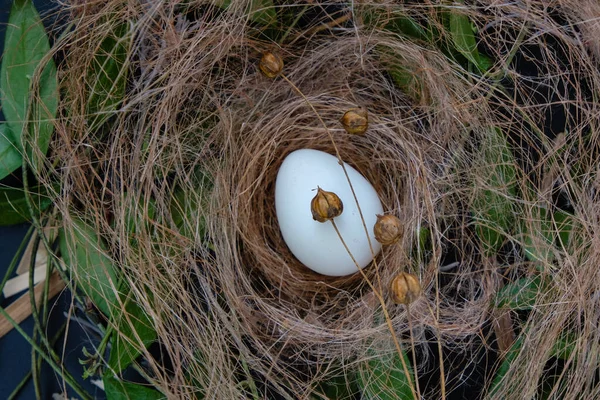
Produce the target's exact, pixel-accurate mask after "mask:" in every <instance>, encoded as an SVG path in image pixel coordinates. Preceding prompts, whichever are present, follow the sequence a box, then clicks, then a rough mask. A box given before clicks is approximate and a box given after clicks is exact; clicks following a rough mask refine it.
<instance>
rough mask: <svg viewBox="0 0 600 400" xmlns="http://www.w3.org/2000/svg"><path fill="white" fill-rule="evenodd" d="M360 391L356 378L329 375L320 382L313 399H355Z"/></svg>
mask: <svg viewBox="0 0 600 400" xmlns="http://www.w3.org/2000/svg"><path fill="white" fill-rule="evenodd" d="M358 392H359V388H358V386H357V382H356V379H352V377H351V376H347V375H344V374H339V375H335V376H331V377H328V378H327V379H324V380H323V381H321V382H320V383H319V385H318V386H317V388H316V389H315V390H314V393H315V395H313V397H312V398H313V399H323V398H326V399H332V400H333V399H335V400H345V399H353V398H355V397H356V394H357V393H358Z"/></svg>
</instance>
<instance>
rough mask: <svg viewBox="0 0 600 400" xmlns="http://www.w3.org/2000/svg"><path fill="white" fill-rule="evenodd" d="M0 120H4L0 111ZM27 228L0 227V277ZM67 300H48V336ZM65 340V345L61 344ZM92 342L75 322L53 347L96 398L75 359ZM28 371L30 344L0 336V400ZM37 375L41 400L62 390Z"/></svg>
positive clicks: (6, 0)
mask: <svg viewBox="0 0 600 400" xmlns="http://www.w3.org/2000/svg"><path fill="white" fill-rule="evenodd" d="M34 4H35V6H36V8H37V9H38V12H40V14H41V16H42V19H43V20H44V24H45V25H46V28H47V29H48V28H50V29H52V30H55V29H57V27H58V25H59V23H58V22H57V20H58V19H57V18H56V15H55V14H53V13H52V10H53V8H54V7H55V3H54V2H53V1H48V0H45V1H36V0H34ZM11 5H12V0H0V54H2V51H3V48H4V31H5V29H6V23H7V22H8V17H9V13H10V8H11ZM0 120H3V116H2V114H1V112H0ZM13 181H14V179H13ZM12 183H13V182H11V178H10V177H7V178H6V179H4V180H3V181H2V182H0V184H12ZM28 228H29V225H28V224H19V225H14V226H9V227H4V226H0V279H1V278H2V277H4V274H5V273H6V270H7V268H8V266H9V264H10V262H11V260H12V258H13V256H14V255H15V253H16V251H17V249H18V247H19V245H20V244H21V241H22V240H23V238H24V236H25V234H26V232H27V230H28ZM19 297H20V294H18V295H15V296H13V297H11V298H9V299H5V298H4V297H3V296H2V295H1V294H0V304H1V305H2V307H6V306H8V305H9V304H10V303H11V302H12V301H14V300H16V299H17V298H19ZM70 303H71V296H70V295H69V293H68V292H67V291H64V292H63V293H62V294H61V295H59V296H57V297H55V299H54V300H53V301H52V302H51V304H52V305H53V306H52V308H51V310H52V311H51V313H50V318H49V320H48V325H47V332H48V337H52V336H54V334H55V333H56V332H57V331H58V329H59V328H60V327H61V325H62V324H63V322H64V321H66V318H65V316H64V312H65V311H67V310H68V308H69V307H70ZM21 327H22V328H23V329H24V330H25V331H26V332H27V334H29V335H31V333H32V331H33V321H32V318H31V317H30V318H28V319H27V320H25V321H23V322H22V323H21ZM65 340H66V346H63V344H64V343H65ZM94 344H97V340H96V338H93V337H90V336H89V334H88V333H87V332H85V331H84V330H83V329H82V328H81V327H80V326H79V325H78V324H77V323H75V322H71V324H70V326H69V329H68V331H67V333H66V335H63V337H62V338H61V339H59V340H58V342H57V343H56V345H55V350H56V351H57V354H58V355H59V357H63V359H64V363H65V365H66V366H67V369H68V371H69V372H70V373H71V374H72V375H73V377H75V378H77V379H78V380H80V383H81V384H82V385H83V386H84V388H85V389H86V390H87V391H88V393H90V394H91V395H92V396H94V397H95V398H97V399H103V398H105V396H104V392H103V391H102V390H100V389H98V388H96V387H95V386H93V385H92V384H91V383H90V382H89V379H88V380H87V381H83V379H81V376H82V374H83V368H82V366H81V365H80V364H79V361H78V359H80V358H84V356H83V353H82V352H81V349H82V347H83V346H86V347H87V349H88V350H90V351H92V350H93V345H94ZM63 347H64V348H63ZM30 370H31V346H30V345H29V343H27V341H26V340H25V339H24V338H23V337H21V335H20V334H19V333H18V332H17V331H16V330H14V329H13V330H12V331H11V332H9V333H8V334H7V335H5V336H4V337H2V338H0V400H1V399H6V398H7V397H8V396H9V395H10V393H11V392H12V391H13V389H14V388H15V387H16V386H17V384H18V383H19V382H20V381H21V380H22V379H23V377H24V376H25V375H26V374H27V373H28V372H29V371H30ZM40 376H41V378H40V382H41V386H42V394H41V397H42V399H52V394H53V393H62V392H63V391H64V390H65V385H64V384H63V383H62V380H61V378H60V376H58V375H57V374H56V373H55V372H54V371H53V370H52V368H51V367H50V366H49V365H48V364H46V363H43V364H42V369H41V374H40ZM96 379H97V378H96ZM66 390H67V394H68V398H69V399H70V398H72V397H75V398H77V397H78V396H76V394H75V392H74V391H73V390H72V389H71V388H69V387H66ZM17 399H28V400H29V399H35V391H34V388H33V383H32V381H31V380H30V381H29V383H28V385H27V386H26V387H25V388H24V389H23V390H22V391H21V392H20V393H19V396H17Z"/></svg>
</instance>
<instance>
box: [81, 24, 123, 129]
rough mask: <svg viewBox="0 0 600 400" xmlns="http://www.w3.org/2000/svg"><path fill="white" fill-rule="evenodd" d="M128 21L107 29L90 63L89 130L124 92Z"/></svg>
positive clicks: (107, 115)
mask: <svg viewBox="0 0 600 400" xmlns="http://www.w3.org/2000/svg"><path fill="white" fill-rule="evenodd" d="M128 43H129V31H128V25H126V24H120V25H117V26H116V27H114V29H108V31H107V33H106V36H105V38H104V40H102V42H101V43H100V46H99V47H98V52H97V53H96V54H95V55H94V57H93V59H92V64H91V70H90V76H89V80H90V83H91V93H90V97H89V100H88V104H87V107H88V109H87V113H88V115H89V126H90V129H91V130H92V131H94V130H96V129H97V128H98V127H99V126H100V125H102V124H103V123H104V122H106V120H107V119H108V118H110V116H111V115H113V113H114V111H115V110H117V108H118V107H119V105H120V104H121V102H122V101H123V97H124V95H125V84H126V82H127V72H128V69H127V63H126V62H127V47H128Z"/></svg>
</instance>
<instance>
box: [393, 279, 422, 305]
mask: <svg viewBox="0 0 600 400" xmlns="http://www.w3.org/2000/svg"><path fill="white" fill-rule="evenodd" d="M390 295H391V297H392V301H393V302H394V303H396V304H404V305H408V304H410V303H412V302H413V301H415V300H416V299H418V298H419V296H420V295H421V284H420V283H419V279H418V278H417V277H416V276H415V275H413V274H409V273H407V272H400V273H399V274H398V275H396V276H395V277H394V279H392V282H391V283H390Z"/></svg>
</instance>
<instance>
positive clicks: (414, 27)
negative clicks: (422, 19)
mask: <svg viewBox="0 0 600 400" xmlns="http://www.w3.org/2000/svg"><path fill="white" fill-rule="evenodd" d="M394 15H395V16H394V17H392V19H391V20H390V22H388V23H387V24H386V25H385V29H387V30H388V31H390V32H394V33H397V34H399V35H403V36H408V37H410V38H413V39H417V40H422V41H424V42H427V41H429V40H430V38H429V36H428V35H427V32H426V31H425V29H424V28H423V27H422V26H421V24H419V23H418V22H417V21H415V20H414V18H412V17H410V16H408V15H398V14H396V13H395V14H394Z"/></svg>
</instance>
